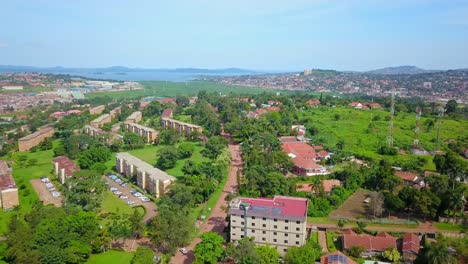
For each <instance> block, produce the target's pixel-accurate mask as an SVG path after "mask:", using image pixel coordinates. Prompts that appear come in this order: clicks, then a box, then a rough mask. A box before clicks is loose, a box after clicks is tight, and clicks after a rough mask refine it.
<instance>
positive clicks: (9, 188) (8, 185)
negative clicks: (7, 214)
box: [0, 160, 19, 210]
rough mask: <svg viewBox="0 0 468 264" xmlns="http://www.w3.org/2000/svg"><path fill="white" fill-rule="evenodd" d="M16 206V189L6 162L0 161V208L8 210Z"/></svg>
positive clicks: (17, 202)
mask: <svg viewBox="0 0 468 264" xmlns="http://www.w3.org/2000/svg"><path fill="white" fill-rule="evenodd" d="M18 205H19V198H18V187H16V183H15V180H14V179H13V176H12V175H11V169H10V168H9V167H8V164H7V162H6V161H4V160H0V207H1V208H3V209H4V210H10V209H13V208H15V206H18Z"/></svg>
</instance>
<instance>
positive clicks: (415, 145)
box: [413, 106, 422, 148]
mask: <svg viewBox="0 0 468 264" xmlns="http://www.w3.org/2000/svg"><path fill="white" fill-rule="evenodd" d="M421 112H422V110H421V107H419V106H418V107H416V128H415V129H414V140H413V148H419V130H420V125H419V120H421Z"/></svg>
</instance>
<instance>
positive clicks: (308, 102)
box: [306, 100, 320, 106]
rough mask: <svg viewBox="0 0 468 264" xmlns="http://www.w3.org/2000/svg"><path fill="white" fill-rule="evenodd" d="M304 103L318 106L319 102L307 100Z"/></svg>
mask: <svg viewBox="0 0 468 264" xmlns="http://www.w3.org/2000/svg"><path fill="white" fill-rule="evenodd" d="M306 103H307V104H308V105H310V106H319V105H320V100H308V101H307V102H306Z"/></svg>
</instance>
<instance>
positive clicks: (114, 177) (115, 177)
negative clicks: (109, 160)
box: [110, 175, 118, 181]
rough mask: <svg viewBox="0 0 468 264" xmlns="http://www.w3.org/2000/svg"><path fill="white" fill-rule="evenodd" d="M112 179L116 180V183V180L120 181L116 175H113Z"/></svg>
mask: <svg viewBox="0 0 468 264" xmlns="http://www.w3.org/2000/svg"><path fill="white" fill-rule="evenodd" d="M110 178H111V179H112V180H114V181H115V180H116V179H118V177H117V176H115V175H111V176H110Z"/></svg>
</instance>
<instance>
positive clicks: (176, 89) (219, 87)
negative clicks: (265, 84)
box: [86, 81, 274, 99]
mask: <svg viewBox="0 0 468 264" xmlns="http://www.w3.org/2000/svg"><path fill="white" fill-rule="evenodd" d="M140 83H141V84H142V85H143V87H144V89H142V90H134V91H122V92H99V93H88V94H86V98H95V97H102V96H109V97H111V98H112V99H123V98H137V97H144V96H177V95H187V96H195V95H197V94H198V92H199V91H207V92H214V93H223V94H229V93H237V94H258V93H262V92H268V91H271V92H274V91H273V90H265V89H262V88H259V87H250V86H237V85H228V84H222V83H215V82H207V81H189V82H166V81H145V82H140Z"/></svg>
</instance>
